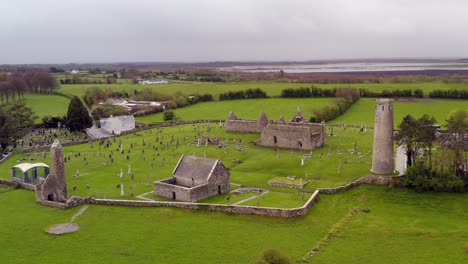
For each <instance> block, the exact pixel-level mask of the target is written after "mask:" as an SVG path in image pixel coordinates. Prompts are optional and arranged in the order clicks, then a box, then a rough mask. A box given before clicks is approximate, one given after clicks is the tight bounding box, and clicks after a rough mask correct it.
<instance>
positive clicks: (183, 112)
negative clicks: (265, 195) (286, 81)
mask: <svg viewBox="0 0 468 264" xmlns="http://www.w3.org/2000/svg"><path fill="white" fill-rule="evenodd" d="M333 100H334V98H298V99H280V98H272V99H248V100H233V101H217V102H206V103H197V104H194V105H192V106H187V107H184V108H179V109H176V110H174V111H175V114H176V117H177V118H180V119H181V120H203V119H220V120H225V119H226V118H227V116H228V114H229V112H230V111H234V113H235V114H236V116H237V117H238V118H242V119H258V118H259V116H260V113H261V112H262V111H263V112H265V114H266V115H267V117H268V118H269V119H272V120H278V119H279V118H280V116H281V115H283V117H284V119H285V120H288V121H289V120H291V119H292V118H293V117H294V115H295V114H296V112H297V106H298V105H300V106H301V107H302V111H303V113H304V115H305V117H306V118H310V117H311V116H312V110H313V109H319V108H322V107H324V106H327V105H329V104H331V103H332V102H333ZM136 121H137V122H140V123H146V124H152V123H158V122H162V121H163V114H162V113H156V114H151V115H147V116H141V117H137V118H136Z"/></svg>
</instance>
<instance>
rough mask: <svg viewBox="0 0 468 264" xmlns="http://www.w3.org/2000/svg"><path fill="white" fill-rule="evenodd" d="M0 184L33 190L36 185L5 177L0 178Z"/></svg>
mask: <svg viewBox="0 0 468 264" xmlns="http://www.w3.org/2000/svg"><path fill="white" fill-rule="evenodd" d="M0 184H5V185H11V186H21V187H22V188H23V189H26V190H30V191H35V190H36V185H32V184H29V183H25V182H20V181H18V182H13V181H9V180H5V179H1V178H0Z"/></svg>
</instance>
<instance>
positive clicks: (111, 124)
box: [99, 115, 135, 135]
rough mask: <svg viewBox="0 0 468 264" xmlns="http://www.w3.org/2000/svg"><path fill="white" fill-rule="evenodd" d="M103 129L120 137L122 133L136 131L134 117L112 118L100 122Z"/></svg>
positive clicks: (102, 119)
mask: <svg viewBox="0 0 468 264" xmlns="http://www.w3.org/2000/svg"><path fill="white" fill-rule="evenodd" d="M99 123H100V124H101V129H102V130H104V131H106V132H107V133H109V134H112V135H120V134H121V133H122V132H125V131H129V130H133V129H135V118H134V117H133V115H125V116H111V117H108V118H101V119H100V120H99Z"/></svg>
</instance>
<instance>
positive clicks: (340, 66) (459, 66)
mask: <svg viewBox="0 0 468 264" xmlns="http://www.w3.org/2000/svg"><path fill="white" fill-rule="evenodd" d="M219 70H222V71H238V72H278V71H280V70H283V71H284V72H286V73H314V72H317V73H320V72H380V71H427V70H468V62H421V63H417V62H378V63H374V62H352V63H346V62H341V63H324V64H287V65H279V64H278V65H262V64H258V65H247V66H232V67H224V68H219Z"/></svg>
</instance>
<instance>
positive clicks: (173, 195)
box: [172, 192, 176, 200]
mask: <svg viewBox="0 0 468 264" xmlns="http://www.w3.org/2000/svg"><path fill="white" fill-rule="evenodd" d="M175 199H176V194H175V192H172V200H175Z"/></svg>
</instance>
